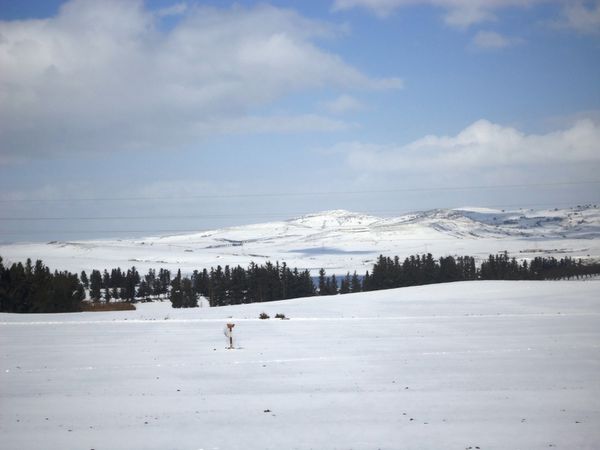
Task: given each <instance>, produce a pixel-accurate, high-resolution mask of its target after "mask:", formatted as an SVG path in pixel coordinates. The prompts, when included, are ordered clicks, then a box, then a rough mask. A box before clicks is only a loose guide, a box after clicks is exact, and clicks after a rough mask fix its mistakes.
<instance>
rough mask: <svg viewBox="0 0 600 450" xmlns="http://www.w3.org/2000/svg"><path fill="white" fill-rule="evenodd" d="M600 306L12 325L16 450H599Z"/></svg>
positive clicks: (327, 310)
mask: <svg viewBox="0 0 600 450" xmlns="http://www.w3.org/2000/svg"><path fill="white" fill-rule="evenodd" d="M599 291H600V281H598V280H591V281H540V282H532V281H531V282H530V281H522V282H515V281H478V282H462V283H450V284H442V285H431V286H420V287H412V288H404V289H395V290H389V291H378V292H369V293H360V294H350V295H344V296H335V297H322V298H309V299H296V300H288V301H280V302H273V303H263V304H250V305H240V306H230V307H222V308H195V309H189V310H173V309H171V308H170V306H169V304H168V303H166V302H165V303H148V304H141V305H138V308H139V309H138V310H137V311H127V312H107V313H73V314H46V315H16V314H0V342H1V345H0V443H1V444H0V446H1V447H2V448H3V449H7V450H12V449H15V450H16V449H44V450H51V449H61V450H67V449H96V450H101V449H161V450H163V449H196V450H197V449H205V450H208V449H211V450H225V449H227V450H235V449H240V450H242V449H243V450H259V449H261V450H264V449H273V450H281V449H319V450H327V449H356V450H362V449H364V450H367V449H368V450H374V449H386V450H387V449H435V450H439V449H457V450H463V449H467V448H471V449H477V448H479V449H482V450H483V449H510V450H514V449H527V450H536V449H548V448H557V449H569V450H571V449H597V448H598V443H599V442H600V426H599V425H600V295H598V294H599ZM261 311H265V312H267V313H268V314H270V315H271V317H273V316H274V315H275V314H276V313H284V314H285V315H286V316H288V317H289V318H290V320H275V319H270V320H258V319H257V317H258V314H259V313H260V312H261ZM227 322H233V323H235V328H234V333H233V335H234V338H235V346H236V349H234V350H226V349H225V347H226V345H227V343H226V341H225V336H224V335H223V327H224V326H225V324H226V323H227Z"/></svg>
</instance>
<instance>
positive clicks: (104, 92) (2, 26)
mask: <svg viewBox="0 0 600 450" xmlns="http://www.w3.org/2000/svg"><path fill="white" fill-rule="evenodd" d="M164 17H169V18H170V20H173V19H175V22H174V23H175V25H174V26H172V27H165V26H162V22H161V20H162V18H164ZM335 33H336V28H335V26H333V25H331V24H328V23H323V22H320V21H316V20H310V19H307V18H305V17H302V16H301V15H299V14H298V13H295V12H293V11H291V10H286V9H281V8H276V7H272V6H258V7H252V8H244V7H238V6H234V7H232V8H231V9H215V8H203V7H186V6H185V5H184V4H180V5H175V6H174V7H170V8H168V9H163V10H158V11H150V10H148V9H146V8H145V7H144V4H143V3H142V2H141V1H127V2H124V1H119V0H106V1H102V2H97V1H92V0H72V1H70V2H68V3H66V4H64V5H63V6H62V8H61V9H60V12H59V13H58V14H57V16H55V17H52V18H48V19H44V20H24V21H8V22H7V21H4V22H0V162H10V161H14V160H18V159H28V158H31V157H38V156H40V155H55V154H61V153H64V154H68V153H71V152H78V153H85V152H94V153H97V152H119V151H126V150H151V149H161V148H163V149H164V148H176V147H177V146H181V145H187V144H190V143H193V142H197V140H198V139H202V138H204V137H206V136H210V135H212V134H216V133H221V132H229V131H230V130H231V129H233V130H234V131H238V132H253V131H256V130H254V129H253V126H254V125H257V124H258V125H259V126H258V128H257V130H258V131H264V130H267V131H270V130H272V129H274V128H278V129H283V130H284V131H285V130H286V129H289V130H291V131H297V130H305V129H316V130H332V129H333V130H336V129H343V128H344V127H345V126H346V125H344V124H343V123H341V122H340V121H338V120H335V119H331V118H328V117H326V116H317V115H312V114H301V115H300V116H298V117H294V116H284V117H273V118H270V117H268V116H265V115H264V114H263V115H261V114H258V113H257V112H256V111H257V110H260V108H261V107H265V106H268V105H269V104H272V103H273V102H275V101H277V100H278V99H280V98H282V97H284V96H286V95H288V94H291V93H295V92H299V91H306V90H316V89H321V88H325V87H333V88H336V89H344V90H347V89H394V88H399V87H401V81H400V80H399V79H398V78H372V77H369V76H367V75H366V74H364V73H362V72H361V71H360V70H358V69H356V68H355V67H353V66H351V65H349V64H347V63H346V62H344V61H343V60H342V59H341V58H340V57H339V56H338V55H336V54H334V53H331V52H329V51H326V50H323V49H322V48H320V47H319V45H318V40H319V39H324V38H328V37H331V36H332V35H334V34H335ZM254 116H256V117H254Z"/></svg>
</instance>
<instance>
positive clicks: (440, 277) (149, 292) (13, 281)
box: [0, 253, 600, 313]
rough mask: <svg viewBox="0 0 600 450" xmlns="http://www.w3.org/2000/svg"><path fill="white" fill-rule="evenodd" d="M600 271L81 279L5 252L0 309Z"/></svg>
mask: <svg viewBox="0 0 600 450" xmlns="http://www.w3.org/2000/svg"><path fill="white" fill-rule="evenodd" d="M595 274H600V263H587V264H584V263H583V262H582V261H581V260H573V259H571V258H568V257H567V258H562V259H560V260H558V259H555V258H545V257H537V258H534V259H533V260H531V261H529V262H528V261H522V262H518V261H517V260H516V259H515V258H509V256H508V254H507V253H501V254H498V255H490V256H489V257H488V259H487V260H485V261H483V262H482V263H481V265H480V266H479V267H477V266H476V264H475V259H474V258H473V257H472V256H459V257H457V258H455V257H452V256H447V257H441V258H439V259H435V258H434V257H433V255H431V254H430V253H428V254H425V255H412V256H410V257H408V258H405V259H404V260H403V261H401V260H400V258H399V257H397V256H396V257H394V258H389V257H385V256H383V255H381V256H379V258H378V259H377V261H376V263H375V264H374V265H373V269H372V270H371V272H368V271H367V272H366V273H365V275H364V276H359V275H358V274H357V273H356V272H354V273H353V274H352V275H351V274H350V273H347V274H346V276H345V277H341V279H340V280H338V279H337V278H336V276H335V275H332V276H327V275H326V273H325V270H324V269H321V270H320V271H319V278H318V281H317V283H316V284H317V285H316V286H315V284H314V283H313V280H312V278H311V275H310V272H309V271H308V270H303V271H299V270H298V269H296V268H294V269H290V268H289V267H288V266H287V265H286V264H285V263H283V264H279V263H276V264H272V263H270V262H267V263H266V264H264V265H257V264H254V263H251V264H250V265H249V266H248V267H247V268H243V267H241V266H236V267H233V268H231V267H229V266H225V267H224V268H223V267H221V266H217V267H216V268H211V269H210V270H207V269H204V270H202V271H197V270H195V271H194V272H193V273H192V274H191V276H190V277H184V276H182V275H181V271H178V272H177V275H176V276H175V277H174V278H173V279H171V273H170V272H169V271H168V270H166V269H160V270H159V271H158V272H156V271H155V270H153V269H150V270H149V271H148V273H147V274H146V275H144V276H141V275H140V274H139V272H138V271H137V270H136V268H135V267H132V268H131V269H128V270H126V271H122V270H121V269H120V268H117V269H113V270H111V271H110V272H108V271H107V270H105V271H104V272H100V271H98V270H93V271H92V272H91V273H90V276H89V278H88V276H87V274H86V273H85V272H81V274H80V276H79V277H78V276H77V275H76V274H72V273H69V272H59V271H55V272H51V271H50V270H49V269H48V268H47V267H46V266H44V264H43V263H42V261H39V260H38V261H36V263H35V265H33V264H32V262H31V260H29V259H28V260H27V262H26V263H25V264H24V265H23V264H22V263H14V264H12V265H11V266H10V267H5V266H4V265H3V264H2V258H1V257H0V311H2V312H40V313H42V312H70V311H79V310H81V302H82V301H83V300H84V299H86V290H87V291H88V292H89V299H91V300H92V301H95V302H98V301H101V300H103V301H104V302H107V303H108V302H110V301H111V300H113V299H114V300H117V299H119V300H121V301H129V302H133V301H138V300H148V299H152V298H157V297H160V296H163V297H166V296H167V295H168V297H169V299H170V300H171V303H172V305H173V307H175V308H187V307H195V306H198V300H197V299H198V297H199V296H200V295H202V296H204V297H206V298H208V300H209V303H210V305H211V306H224V305H237V304H242V303H254V302H269V301H274V300H284V299H290V298H298V297H310V296H313V295H335V294H339V293H341V294H345V293H350V292H361V291H372V290H379V289H390V288H396V287H404V286H418V285H423V284H432V283H445V282H450V281H467V280H544V279H571V278H582V277H587V276H590V275H595Z"/></svg>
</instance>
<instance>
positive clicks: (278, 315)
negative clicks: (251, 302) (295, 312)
mask: <svg viewBox="0 0 600 450" xmlns="http://www.w3.org/2000/svg"><path fill="white" fill-rule="evenodd" d="M275 318H276V319H281V320H285V314H282V313H278V314H275Z"/></svg>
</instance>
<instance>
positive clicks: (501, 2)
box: [0, 0, 600, 241]
mask: <svg viewBox="0 0 600 450" xmlns="http://www.w3.org/2000/svg"><path fill="white" fill-rule="evenodd" d="M599 80H600V2H597V1H587V2H585V1H582V2H576V1H569V2H567V1H559V0H519V1H517V0H494V1H486V2H475V1H467V0H423V1H421V0H411V1H408V0H331V1H326V0H321V1H303V2H285V1H274V2H270V3H268V2H267V3H265V2H252V1H242V2H236V3H230V2H224V1H210V2H202V1H188V2H171V1H166V0H163V1H146V2H141V1H139V2H136V1H117V0H114V1H101V2H100V1H94V0H71V1H68V2H62V1H30V0H22V1H19V2H13V1H0V190H1V194H0V209H1V211H2V212H1V214H0V233H1V235H0V241H13V240H50V239H83V238H96V237H109V236H115V235H118V236H128V235H142V234H154V233H162V232H168V231H175V230H201V229H209V228H213V227H220V226H227V225H236V224H243V223H250V222H260V221H264V220H272V219H282V218H289V217H293V216H296V215H299V214H302V213H307V212H315V211H320V210H327V209H338V208H344V209H350V210H355V211H360V212H371V213H373V214H376V215H385V216H389V215H394V214H399V213H402V212H406V211H411V210H421V209H429V208H441V207H461V206H466V205H471V206H490V207H503V208H511V207H521V206H522V207H533V208H538V207H539V208H542V207H550V206H557V207H562V206H569V205H576V204H580V203H596V202H600V195H599V194H600V183H598V181H600V177H599V176H598V173H599V169H600V148H599V147H600V81H599ZM109 218H110V219H109ZM25 219H27V220H25ZM31 219H35V220H31Z"/></svg>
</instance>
